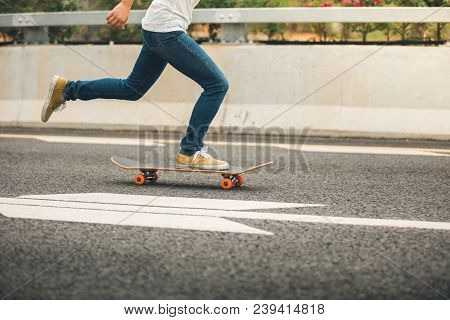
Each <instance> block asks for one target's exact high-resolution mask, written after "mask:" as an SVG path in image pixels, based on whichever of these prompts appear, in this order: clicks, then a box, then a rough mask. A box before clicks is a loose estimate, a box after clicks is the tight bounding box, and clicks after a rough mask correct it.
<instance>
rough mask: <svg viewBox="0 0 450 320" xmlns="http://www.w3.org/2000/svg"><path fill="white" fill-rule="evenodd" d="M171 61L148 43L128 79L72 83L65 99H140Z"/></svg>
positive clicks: (65, 94)
mask: <svg viewBox="0 0 450 320" xmlns="http://www.w3.org/2000/svg"><path fill="white" fill-rule="evenodd" d="M166 65H167V62H166V61H164V60H163V59H162V58H161V57H159V56H158V55H157V54H156V53H155V52H154V51H153V50H152V48H151V47H149V46H148V45H147V44H146V42H145V41H144V44H143V46H142V49H141V53H140V54H139V57H138V59H137V61H136V64H135V65H134V68H133V71H132V72H131V74H130V75H129V77H128V78H126V79H114V78H105V79H99V80H92V81H69V82H68V84H67V85H66V87H65V89H64V91H63V97H64V99H65V100H77V99H79V100H92V99H118V100H133V101H136V100H139V99H140V98H141V97H142V96H143V95H144V94H145V93H146V92H147V91H148V90H149V89H150V87H151V86H152V85H153V84H154V83H155V82H156V80H158V78H159V77H160V75H161V73H162V72H163V71H164V68H165V67H166Z"/></svg>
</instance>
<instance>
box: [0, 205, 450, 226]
mask: <svg viewBox="0 0 450 320" xmlns="http://www.w3.org/2000/svg"><path fill="white" fill-rule="evenodd" d="M224 201H229V200H224ZM174 205H175V204H174ZM60 211H61V212H62V213H60ZM95 212H97V215H98V216H99V217H97V216H96V215H95ZM117 212H121V213H122V214H123V215H122V216H127V215H130V214H131V213H136V212H137V213H139V217H140V218H139V219H141V218H142V217H141V215H146V214H148V215H149V216H150V217H153V216H154V215H161V216H164V217H166V216H171V219H169V220H168V221H169V222H168V224H169V225H170V227H169V226H165V227H167V228H177V229H191V230H204V231H223V232H243V231H242V230H244V231H245V232H244V233H258V234H264V233H263V232H265V231H263V230H259V229H255V228H253V229H251V230H250V229H243V227H242V225H241V224H240V223H236V224H234V225H229V224H227V225H226V226H225V228H227V230H223V229H220V228H221V227H220V226H216V225H215V224H214V223H216V222H217V223H219V224H221V223H223V221H222V220H225V219H223V218H232V219H250V220H271V221H289V222H300V223H322V224H336V225H357V226H371V227H394V228H418V229H434V230H450V223H449V222H434V221H414V220H393V219H369V218H352V217H333V216H319V215H301V214H285V213H269V212H249V211H230V210H217V209H216V210H211V209H191V208H176V207H156V206H145V205H128V204H122V205H119V206H118V205H113V204H103V203H95V202H91V203H88V202H71V201H55V200H53V201H48V200H37V199H25V198H0V213H2V214H3V215H5V216H7V217H11V218H29V219H33V218H34V219H44V220H59V221H74V222H91V223H108V221H110V220H107V218H105V217H107V216H108V215H109V214H110V213H111V215H112V216H114V217H115V218H120V217H116V215H117ZM84 213H89V214H90V215H88V216H86V217H87V218H86V220H83V219H82V218H83V217H85V216H80V214H84ZM71 214H72V215H73V217H75V218H73V217H72V216H71ZM122 216H121V217H122ZM176 216H184V217H186V216H188V217H191V218H192V219H193V220H195V217H197V218H199V220H202V219H203V218H204V217H210V218H222V219H221V220H220V221H219V220H217V221H216V220H211V221H207V222H208V223H205V225H203V227H201V226H202V224H201V223H199V224H195V223H193V222H192V220H189V221H190V222H188V223H185V222H184V220H183V219H181V220H180V221H181V222H182V223H181V224H178V223H177V222H176ZM173 217H175V218H173ZM115 218H114V219H115ZM67 219H68V220H67ZM73 219H75V220H73ZM99 219H100V220H99ZM105 219H106V220H105ZM139 219H138V221H145V222H142V223H141V224H139V226H147V227H161V222H160V221H159V220H158V219H157V220H155V223H153V220H152V219H145V220H139ZM174 219H175V220H174ZM99 221H100V222H99ZM117 221H118V220H117ZM225 221H228V220H225ZM124 224H125V225H137V224H136V222H134V220H131V221H128V220H125V221H124ZM163 227H164V226H163ZM230 230H234V231H230ZM256 230H258V232H256Z"/></svg>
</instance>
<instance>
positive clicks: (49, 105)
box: [41, 76, 68, 122]
mask: <svg viewBox="0 0 450 320" xmlns="http://www.w3.org/2000/svg"><path fill="white" fill-rule="evenodd" d="M67 82H68V80H66V79H64V78H62V77H60V76H54V77H53V79H52V81H51V82H50V89H49V91H48V96H47V100H45V103H44V107H43V108H42V114H41V120H42V122H47V121H48V119H50V117H51V115H52V114H53V112H55V111H56V112H60V111H62V110H63V109H64V108H65V107H66V100H65V99H64V97H63V95H62V93H63V90H64V88H65V87H66V85H67Z"/></svg>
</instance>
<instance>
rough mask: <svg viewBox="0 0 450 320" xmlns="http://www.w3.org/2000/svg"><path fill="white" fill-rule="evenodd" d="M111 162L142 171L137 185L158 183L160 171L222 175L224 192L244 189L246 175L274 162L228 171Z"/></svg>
mask: <svg viewBox="0 0 450 320" xmlns="http://www.w3.org/2000/svg"><path fill="white" fill-rule="evenodd" d="M111 161H112V162H113V163H114V164H115V165H116V166H119V167H120V168H122V169H126V170H138V171H140V173H137V174H136V175H135V176H134V183H136V184H137V185H143V184H145V183H156V181H158V171H177V172H198V173H217V174H221V175H222V180H221V182H220V187H221V188H222V189H224V190H230V189H231V188H233V187H242V186H243V185H244V178H243V177H242V175H243V174H244V173H247V172H250V171H254V170H258V169H261V168H263V167H267V166H270V165H272V164H273V162H266V163H262V164H258V165H256V166H252V167H233V166H231V167H230V168H229V169H228V170H203V169H191V168H183V169H178V168H175V166H174V165H172V166H171V165H167V166H160V165H157V164H154V163H141V162H139V161H136V160H131V159H127V158H122V157H112V158H111Z"/></svg>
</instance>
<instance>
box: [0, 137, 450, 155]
mask: <svg viewBox="0 0 450 320" xmlns="http://www.w3.org/2000/svg"><path fill="white" fill-rule="evenodd" d="M0 138H9V139H36V140H40V141H44V142H56V143H85V144H113V145H129V146H136V145H138V144H140V143H141V142H142V141H139V139H138V138H137V137H136V138H115V137H79V136H54V135H31V134H8V133H4V134H0ZM179 142H180V141H179V140H172V139H167V140H161V139H145V145H146V146H163V145H165V144H167V143H179ZM206 143H207V144H210V145H228V146H243V145H245V146H248V147H275V148H282V149H288V150H298V151H302V152H326V153H348V154H385V155H406V156H433V157H449V156H450V149H448V148H447V149H433V148H401V147H377V146H345V145H322V144H317V145H313V144H301V145H300V144H288V143H272V142H239V141H206Z"/></svg>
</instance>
